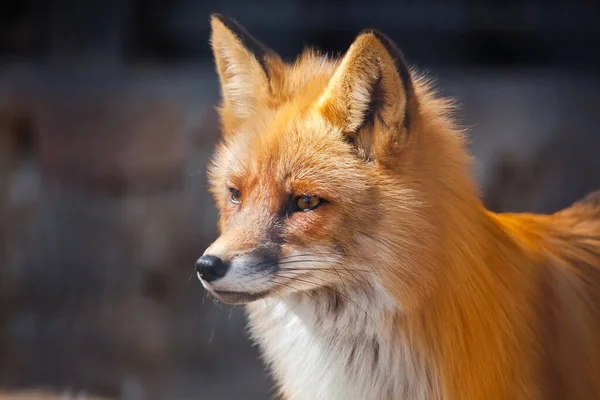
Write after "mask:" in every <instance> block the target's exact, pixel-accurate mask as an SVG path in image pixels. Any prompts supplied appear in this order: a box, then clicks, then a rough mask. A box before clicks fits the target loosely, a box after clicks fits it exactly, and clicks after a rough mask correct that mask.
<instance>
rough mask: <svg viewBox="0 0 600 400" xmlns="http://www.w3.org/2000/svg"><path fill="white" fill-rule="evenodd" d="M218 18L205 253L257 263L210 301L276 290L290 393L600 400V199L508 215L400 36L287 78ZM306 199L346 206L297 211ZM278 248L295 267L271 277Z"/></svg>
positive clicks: (274, 344) (315, 59)
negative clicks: (482, 193)
mask: <svg viewBox="0 0 600 400" xmlns="http://www.w3.org/2000/svg"><path fill="white" fill-rule="evenodd" d="M228 21H229V22H228ZM211 23H212V38H211V43H212V46H213V50H214V54H215V59H216V64H217V72H218V73H219V78H220V82H221V87H222V95H223V102H222V104H221V107H220V109H219V111H220V115H221V121H222V130H223V140H222V142H221V143H220V144H219V146H218V147H217V151H216V154H215V157H214V162H213V164H212V165H211V167H210V171H209V174H210V183H211V190H212V193H213V194H214V197H215V199H216V203H217V206H218V209H219V211H220V223H219V228H220V231H221V235H220V237H219V238H218V239H217V240H216V241H215V242H214V243H213V244H212V245H211V246H210V247H209V248H208V249H207V251H206V254H212V255H216V256H219V257H222V258H224V259H237V260H242V261H239V262H238V263H237V264H232V267H231V270H230V271H229V272H228V274H227V275H226V276H225V277H224V278H223V279H222V280H218V281H215V282H211V283H210V284H208V283H205V286H206V287H207V289H209V291H218V290H228V291H246V292H248V293H254V294H260V293H263V294H261V295H260V297H261V299H259V300H256V301H252V302H250V303H249V304H247V306H246V307H247V311H248V313H249V322H250V328H251V333H252V336H253V337H254V338H255V340H256V341H257V342H258V344H259V345H260V348H261V350H262V352H263V355H264V359H265V361H266V363H267V364H268V366H269V368H270V370H271V371H272V373H273V375H274V377H275V378H276V381H277V384H278V388H279V393H280V394H281V395H282V396H283V397H284V398H286V399H303V400H304V399H305V400H317V399H323V400H325V399H326V400H337V399H339V400H350V399H357V400H359V399H360V400H365V399H374V400H380V399H417V400H419V399H457V400H459V399H460V400H468V399H477V400H479V399H542V398H543V399H546V398H569V399H598V398H600V269H599V268H598V266H599V265H600V204H599V202H600V193H598V194H596V195H591V196H589V197H588V198H586V199H585V200H583V201H581V202H580V203H577V204H576V205H573V206H572V207H570V208H568V209H566V210H563V211H561V212H558V213H556V214H553V215H531V214H513V215H506V214H493V213H491V212H489V211H487V210H486V209H485V208H484V207H483V205H482V203H481V201H480V199H479V195H478V192H477V188H476V186H475V184H474V183H473V179H472V173H471V168H470V165H469V163H470V159H469V155H468V152H467V149H466V142H465V138H464V136H463V132H462V131H461V130H460V129H459V128H458V127H457V126H456V125H455V124H454V123H453V120H452V115H451V113H452V104H451V102H450V101H448V100H446V99H443V98H440V97H438V96H436V94H435V92H434V91H433V89H432V87H431V85H430V84H429V83H428V81H427V80H426V79H424V78H422V77H420V76H419V75H418V74H417V73H415V72H414V71H412V72H411V73H410V79H409V80H408V81H406V80H405V79H402V77H401V74H400V73H399V68H400V69H401V68H402V65H403V64H399V62H402V61H401V60H399V59H398V58H396V57H395V56H393V55H392V54H391V53H390V52H389V51H388V50H389V47H386V46H384V45H383V42H382V41H385V37H383V36H381V35H380V34H377V33H374V32H363V33H361V34H360V35H358V37H357V38H356V40H355V41H354V43H353V44H352V46H351V47H350V48H349V50H348V52H347V53H346V55H345V56H343V57H342V58H339V59H337V58H330V57H326V56H325V55H323V54H319V53H317V52H315V51H308V50H307V51H305V52H304V53H303V54H302V55H300V56H299V57H298V59H297V60H296V61H295V62H293V63H284V62H283V61H282V60H281V58H280V57H279V56H277V55H276V54H275V53H274V52H272V51H270V50H269V51H267V52H266V53H265V54H263V55H257V54H256V53H254V52H253V51H251V50H250V49H248V48H246V46H245V44H244V42H243V41H242V40H241V39H242V38H241V37H240V35H239V34H236V33H234V32H233V31H232V30H230V28H229V25H228V24H230V23H231V21H230V20H227V19H225V18H224V17H220V16H213V18H212V20H211ZM259 58H262V59H260V60H259ZM257 60H258V61H262V62H258V61H257ZM376 91H377V96H379V97H378V102H373V100H374V98H373V97H374V96H375V94H376V93H375V92H376ZM507 117H508V116H507ZM369 118H370V119H369ZM229 187H234V188H237V189H239V190H240V192H241V203H240V204H234V203H232V202H230V200H229V190H228V188H229ZM301 194H310V195H314V196H319V197H322V198H324V199H326V200H327V203H325V204H323V205H322V206H320V207H318V208H317V209H315V210H313V211H310V212H297V213H282V212H281V210H282V207H284V206H285V204H286V203H287V202H288V201H289V199H290V198H293V196H295V195H301ZM261 246H262V247H264V248H266V249H267V251H269V250H268V249H271V248H275V247H276V248H277V249H278V251H277V257H278V258H277V260H276V261H275V263H276V264H277V265H278V267H277V268H276V269H268V270H264V268H260V266H261V265H264V263H263V264H261V263H260V262H257V263H254V264H253V263H252V260H253V259H252V256H251V255H248V254H251V252H252V250H253V249H255V248H258V247H261ZM244 257H245V258H244ZM203 283H204V282H203ZM215 293H216V292H215ZM231 379H235V377H231Z"/></svg>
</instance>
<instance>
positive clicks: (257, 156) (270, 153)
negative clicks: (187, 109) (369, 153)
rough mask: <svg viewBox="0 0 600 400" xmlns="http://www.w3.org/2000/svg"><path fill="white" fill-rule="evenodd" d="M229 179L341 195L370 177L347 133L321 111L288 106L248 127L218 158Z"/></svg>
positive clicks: (248, 184)
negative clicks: (339, 129)
mask: <svg viewBox="0 0 600 400" xmlns="http://www.w3.org/2000/svg"><path fill="white" fill-rule="evenodd" d="M216 164H217V165H216V167H217V168H218V169H219V171H221V172H220V174H221V175H222V178H223V179H224V181H226V182H224V184H228V185H234V186H243V187H245V188H247V190H251V189H252V188H253V187H264V186H271V187H273V186H275V187H277V188H278V190H280V191H286V192H306V193H311V194H322V195H328V196H335V193H340V194H341V193H342V192H343V191H344V190H345V189H347V188H348V184H347V183H348V180H350V181H353V182H354V185H356V186H357V187H355V188H354V190H358V189H359V188H358V186H363V185H361V182H363V181H364V180H365V173H366V168H365V165H363V163H361V162H360V160H359V159H357V158H356V157H355V156H354V154H353V152H352V151H351V148H350V147H349V146H348V144H347V143H345V142H344V141H343V138H342V134H341V133H340V132H338V131H337V130H336V129H335V128H334V127H332V126H331V125H329V124H328V123H327V122H326V121H324V120H323V119H322V118H320V117H319V116H318V115H316V113H313V112H311V110H310V109H307V110H302V111H298V110H293V108H292V107H289V108H288V107H283V108H282V109H280V110H276V111H274V112H273V113H272V114H271V115H268V116H265V117H264V119H263V120H261V121H254V123H253V124H248V125H246V126H244V127H242V128H241V129H240V130H239V131H238V132H235V133H234V134H233V135H232V136H231V137H230V138H229V139H228V140H226V141H225V142H224V143H223V145H222V147H221V150H220V152H219V156H218V158H217V160H216Z"/></svg>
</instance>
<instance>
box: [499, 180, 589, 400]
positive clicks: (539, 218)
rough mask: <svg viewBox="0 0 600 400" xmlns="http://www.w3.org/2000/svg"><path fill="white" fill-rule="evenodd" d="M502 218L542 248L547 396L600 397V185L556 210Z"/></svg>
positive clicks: (538, 288) (541, 327)
mask: <svg viewBox="0 0 600 400" xmlns="http://www.w3.org/2000/svg"><path fill="white" fill-rule="evenodd" d="M501 218H502V220H503V221H504V222H506V224H507V225H508V226H510V227H511V228H510V230H520V229H519V228H521V229H522V230H521V232H523V236H524V239H523V242H524V245H525V247H526V248H530V250H532V251H533V252H534V253H536V254H537V256H536V257H535V258H536V259H537V262H538V263H539V269H538V271H539V273H537V274H536V281H535V285H534V288H533V290H535V292H536V293H537V294H536V296H539V297H538V301H537V302H536V304H537V307H538V320H537V321H536V323H535V324H533V326H534V327H535V326H536V325H537V332H534V333H533V334H534V335H537V336H538V343H539V344H540V351H539V352H540V359H539V361H538V362H539V363H540V364H539V367H540V369H539V370H540V371H541V374H542V375H543V376H542V377H540V378H541V380H542V383H541V386H542V387H543V388H544V389H543V390H544V391H546V390H547V392H546V393H547V396H544V398H573V399H575V398H576V399H598V398H600V191H596V192H593V193H591V194H589V195H588V196H586V197H584V198H583V199H581V200H579V201H577V202H576V203H574V204H573V205H572V206H570V207H568V208H565V209H563V210H561V211H559V212H557V213H555V214H552V215H533V214H522V215H519V214H506V215H501ZM517 226H518V227H519V228H516V227H517ZM534 329H535V328H534Z"/></svg>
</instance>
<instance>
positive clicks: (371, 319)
mask: <svg viewBox="0 0 600 400" xmlns="http://www.w3.org/2000/svg"><path fill="white" fill-rule="evenodd" d="M277 277H280V278H284V279H289V280H295V281H299V282H304V283H306V284H308V285H313V286H315V288H316V289H318V288H322V286H320V285H319V284H317V283H315V282H311V281H307V280H305V279H301V278H297V277H290V276H284V275H277ZM317 279H318V278H317ZM323 282H325V281H323ZM290 287H291V286H290ZM292 288H293V287H292ZM327 289H329V290H332V291H334V292H335V293H337V294H338V295H340V296H342V297H343V298H344V299H346V300H348V301H349V302H350V303H352V304H353V305H354V306H355V307H356V308H358V309H359V310H361V311H362V312H363V313H364V314H365V316H366V317H367V318H369V320H370V321H371V322H372V323H373V326H375V329H377V330H378V331H379V333H380V334H381V330H380V329H379V326H378V325H377V323H376V322H375V320H374V319H373V317H371V316H370V315H369V313H368V312H367V310H365V309H364V308H363V307H361V306H360V305H359V304H358V303H356V302H355V301H354V300H352V299H351V298H350V297H349V296H348V295H346V294H344V293H342V292H341V291H340V290H338V289H336V288H334V287H331V286H329V287H328V288H327ZM296 290H297V289H296ZM302 293H303V294H307V295H308V293H307V292H306V291H303V292H302ZM365 294H368V293H367V292H365ZM309 297H311V296H309ZM311 298H312V297H311ZM317 304H318V303H317Z"/></svg>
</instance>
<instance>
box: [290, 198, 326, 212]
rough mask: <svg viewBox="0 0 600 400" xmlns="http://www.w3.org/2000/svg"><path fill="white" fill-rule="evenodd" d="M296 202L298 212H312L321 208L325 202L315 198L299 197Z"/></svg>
mask: <svg viewBox="0 0 600 400" xmlns="http://www.w3.org/2000/svg"><path fill="white" fill-rule="evenodd" d="M295 202H296V210H297V211H311V210H314V209H315V208H317V207H319V206H320V205H321V203H322V202H323V200H322V199H321V198H319V197H315V196H298V197H296V199H295Z"/></svg>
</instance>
